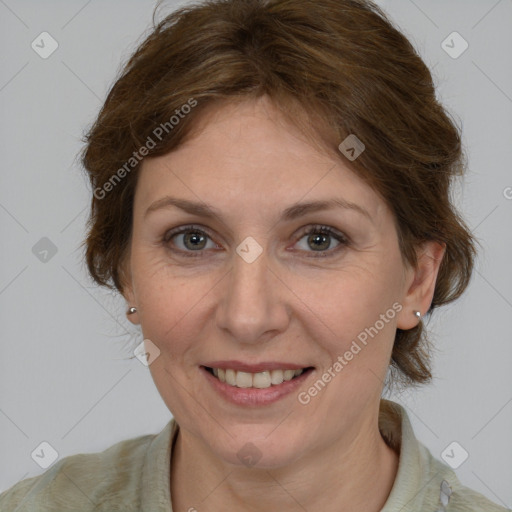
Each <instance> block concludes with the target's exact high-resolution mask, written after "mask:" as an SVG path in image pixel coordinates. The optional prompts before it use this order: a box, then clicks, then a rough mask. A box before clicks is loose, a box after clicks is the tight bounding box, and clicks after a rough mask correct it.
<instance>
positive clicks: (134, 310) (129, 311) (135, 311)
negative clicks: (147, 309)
mask: <svg viewBox="0 0 512 512" xmlns="http://www.w3.org/2000/svg"><path fill="white" fill-rule="evenodd" d="M133 313H137V308H134V307H133V306H132V307H131V308H129V309H128V311H127V312H126V314H127V315H133Z"/></svg>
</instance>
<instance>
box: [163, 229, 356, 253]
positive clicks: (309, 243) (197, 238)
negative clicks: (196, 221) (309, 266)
mask: <svg viewBox="0 0 512 512" xmlns="http://www.w3.org/2000/svg"><path fill="white" fill-rule="evenodd" d="M306 237H307V239H306V249H301V250H302V251H303V252H312V253H317V254H311V255H310V256H308V257H326V256H330V255H332V253H335V252H338V251H339V250H340V249H342V248H343V247H344V246H347V245H349V239H348V238H347V237H346V236H344V235H343V234H341V233H339V232H338V231H336V230H334V229H333V228H331V227H329V226H313V227H309V228H307V229H306V230H305V231H302V233H301V234H300V235H299V236H298V238H297V240H298V241H299V242H300V241H301V240H302V239H303V238H306ZM333 238H334V239H335V240H336V242H337V243H338V245H337V246H336V247H335V248H334V249H331V248H330V247H331V243H332V239H333ZM173 239H176V240H177V241H178V242H174V241H173V242H172V243H171V241H172V240H173ZM208 240H210V243H211V246H210V247H208ZM162 242H163V244H164V245H165V246H166V247H168V248H169V250H171V251H173V252H178V253H181V254H183V255H184V256H187V257H203V256H204V255H205V250H206V249H220V247H219V246H218V245H217V244H215V243H214V242H213V240H211V237H210V235H209V234H208V233H207V232H206V231H205V230H203V229H201V228H198V227H196V226H185V227H180V228H176V229H172V230H170V231H168V232H167V233H166V234H165V235H164V238H163V240H162ZM172 246H174V247H177V249H175V248H174V247H172ZM308 247H309V248H311V247H312V248H313V250H312V251H308V250H307V248H308ZM194 253H195V254H194Z"/></svg>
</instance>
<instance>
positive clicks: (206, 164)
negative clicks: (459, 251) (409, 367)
mask: <svg viewBox="0 0 512 512" xmlns="http://www.w3.org/2000/svg"><path fill="white" fill-rule="evenodd" d="M167 195H169V196H173V197H177V198H184V199H189V200H192V201H198V202H205V203H208V204H210V205H213V206H214V207H215V208H217V209H218V210H219V211H220V216H218V217H215V218H213V219H212V218H204V217H201V216H197V215H192V214H190V213H186V212H184V211H182V210H180V209H178V208H176V207H172V206H169V207H167V208H161V209H158V210H155V211H153V212H151V213H149V214H148V215H147V216H145V213H146V210H147V209H148V208H149V206H150V205H152V204H153V203H154V202H155V201H157V200H159V199H161V198H162V197H164V196H167ZM332 197H337V198H343V199H345V200H348V201H351V202H354V203H356V204H358V205H360V206H361V207H363V208H365V209H366V210H367V211H368V213H369V214H370V216H371V219H368V218H366V217H365V216H363V215H361V214H360V213H358V212H356V211H354V210H349V209H333V210H322V211H318V212H316V213H309V214H307V215H306V216H303V217H300V218H296V219H294V220H291V221H284V220H280V214H281V212H282V211H283V210H284V209H285V208H286V207H288V206H290V205H291V204H293V203H296V202H306V201H312V200H317V199H328V198H332ZM133 219H134V222H133V231H132V238H131V245H130V250H129V254H128V256H127V259H126V266H125V269H124V270H125V273H126V286H125V289H124V296H125V298H126V300H127V302H128V304H129V305H130V306H136V307H137V313H136V314H134V315H130V316H129V318H130V321H132V322H133V323H135V324H140V325H141V328H142V332H143V335H144V338H145V339H149V340H151V342H152V343H153V344H154V345H156V346H157V347H158V349H159V350H160V354H159V356H158V357H157V358H156V359H155V360H154V361H153V362H152V363H151V364H150V367H149V368H150V371H151V375H152V377H153V379H154V382H155V384H156V386H157V389H158V391H159V393H160V395H161V396H162V398H163V400H164V402H165V404H166V405H167V407H168V408H169V410H170V411H171V412H172V414H173V416H174V417H175V418H176V421H177V422H178V424H179V425H180V432H179V435H178V438H177V441H176V445H175V450H174V454H173V457H172V461H171V482H170V485H171V495H172V504H173V509H174V510H176V511H187V510H190V509H192V507H194V508H195V509H197V510H199V511H200V510H208V511H221V510H232V509H236V510H247V511H268V510H283V511H298V510H304V509H305V510H324V511H327V512H329V511H335V510H336V511H338V512H339V511H349V510H350V511H363V510H364V511H365V512H372V511H379V510H380V509H381V508H382V507H383V506H384V504H385V502H386V499H387V497H388V495H389V493H390V491H391V488H392V486H393V483H394V480H395V477H396V472H397V467H398V455H397V454H396V453H395V452H394V451H393V450H392V449H391V448H389V447H388V446H387V444H386V443H385V442H384V440H383V438H382V436H381V434H380V432H379V429H378V411H379V402H380V398H381V393H382V388H383V383H384V379H385V375H386V371H387V368H388V362H389V360H390V356H391V351H392V347H393V340H394V336H395V331H396V328H400V329H404V330H405V329H411V328H412V327H414V326H415V325H416V324H417V322H418V320H417V318H416V317H415V316H414V314H413V311H414V310H418V311H420V312H422V313H424V312H426V311H427V309H428V308H429V306H430V303H431V301H432V297H433V293H434V287H435V281H436V278H437V273H438V269H439V265H440V262H441V259H442V256H443V253H444V247H443V246H441V245H440V244H437V243H435V242H428V243H426V244H424V245H423V246H422V247H421V248H419V249H418V255H419V265H418V268H417V269H412V268H410V267H408V266H406V265H404V263H403V261H402V259H401V255H400V251H399V246H398V238H397V233H396V230H395V226H394V223H393V214H392V212H391V211H390V209H389V208H388V207H387V205H386V204H385V203H384V202H383V200H382V199H381V198H380V197H379V196H378V195H377V194H376V193H375V192H374V191H373V190H372V189H371V188H370V187H368V186H367V185H366V184H365V183H364V182H363V181H362V180H360V179H359V178H358V177H357V176H356V175H355V174H354V173H353V172H352V171H351V170H350V167H349V162H348V161H347V160H345V159H344V157H343V156H341V155H329V154H328V153H327V152H326V151H321V150H320V149H319V148H318V147H317V146H315V145H314V144H312V143H311V142H310V141H308V139H306V138H305V137H304V136H303V135H302V134H301V133H300V132H299V131H297V130H296V128H295V127H294V126H291V125H290V124H288V123H287V122H286V121H285V120H284V119H283V118H282V117H281V116H280V114H279V112H278V110H277V109H276V108H275V107H274V106H273V105H272V103H271V102H270V101H269V100H268V99H267V98H266V97H262V98H260V99H258V100H246V101H243V102H241V103H238V104H224V105H223V106H221V107H218V108H216V109H214V110H211V111H210V112H208V113H207V114H205V115H204V122H203V123H202V124H201V129H198V130H197V133H195V134H194V136H193V137H192V138H190V139H189V140H188V141H187V142H186V143H184V144H183V145H181V146H179V147H178V148H177V149H176V150H175V151H173V152H171V153H169V154H167V155H164V156H161V157H157V158H151V159H146V160H145V161H144V163H143V165H142V169H141V171H140V176H139V181H138V184H137V190H136V195H135V202H134V218H133ZM190 224H194V225H195V226H196V228H191V233H190V234H194V233H196V234H198V235H201V234H202V233H197V228H201V229H202V230H203V231H204V232H205V233H206V235H204V236H206V239H205V240H202V239H199V241H197V239H196V240H195V241H194V240H192V241H191V240H190V239H187V237H186V234H185V235H184V234H183V233H182V234H178V235H175V236H174V237H173V238H170V239H169V240H168V241H167V242H166V241H163V238H164V236H165V234H166V232H168V231H169V230H170V229H172V228H177V227H180V226H181V227H187V226H188V225H190ZM316 225H320V226H329V227H332V228H333V229H334V230H336V231H338V232H340V233H341V234H344V235H345V236H348V237H349V240H350V242H349V244H348V245H343V244H340V242H338V241H337V240H336V239H335V238H334V237H332V236H331V237H330V236H329V235H326V238H325V239H323V240H322V239H321V240H320V242H317V243H319V245H320V250H318V249H317V245H315V240H313V241H311V238H309V241H308V236H309V235H308V234H307V231H308V229H309V228H312V227H314V226H316ZM248 236H251V237H253V238H254V239H255V240H256V241H257V242H258V244H259V245H260V246H261V248H262V250H263V252H262V253H261V254H260V256H259V257H258V258H257V259H256V260H255V261H254V262H252V263H247V262H246V261H245V260H244V259H243V258H241V257H240V256H239V255H238V254H237V252H236V248H237V247H238V246H239V245H240V244H241V242H242V241H243V240H244V239H245V238H246V237H248ZM194 242H195V244H194ZM329 242H330V243H329ZM196 246H198V247H199V249H200V250H199V251H198V250H197V249H195V247H196ZM315 249H316V250H315ZM180 250H181V252H180ZM198 252H202V256H200V257H187V256H186V255H185V254H184V253H188V254H190V253H193V254H197V253H198ZM319 253H323V254H330V256H326V257H318V256H317V257H315V255H318V254H319ZM395 302H396V303H399V304H401V305H402V310H401V311H400V312H399V313H397V314H396V315H395V316H394V318H393V319H391V320H389V321H388V322H387V323H385V326H384V328H382V329H381V330H380V331H379V332H378V334H377V335H375V336H374V337H373V338H369V342H368V344H367V345H366V346H364V348H362V350H361V351H360V352H359V353H358V354H357V355H355V356H354V358H353V359H352V360H351V361H350V362H349V363H348V364H347V365H346V366H345V367H344V368H343V370H342V371H341V372H339V373H338V374H337V375H336V377H335V378H333V379H332V380H331V381H330V382H329V383H328V384H327V385H326V386H325V388H324V389H322V391H321V392H319V393H318V394H317V396H315V397H313V398H311V401H310V402H309V403H308V404H306V405H303V404H301V403H300V402H299V401H298V399H297V393H291V394H290V395H288V396H286V397H285V398H282V399H281V400H279V401H278V402H276V403H274V404H271V405H267V406H263V407H262V406H259V407H247V406H240V405H234V404H231V403H229V402H227V401H225V400H224V399H223V398H222V397H220V396H219V395H218V394H217V392H216V391H215V390H214V389H213V387H212V386H211V384H210V383H209V382H208V381H207V380H206V379H205V378H204V375H202V373H201V371H200V370H199V365H201V364H204V363H205V362H207V361H211V360H220V359H237V360H242V361H246V362H250V363H256V362H260V361H286V362H291V363H299V364H301V366H304V367H306V366H314V367H315V371H314V372H313V374H312V375H310V376H309V378H308V379H307V380H306V382H305V383H304V384H303V385H302V387H301V388H300V390H299V391H304V390H306V391H307V389H308V388H310V387H311V386H312V385H313V383H314V382H316V381H317V380H318V378H319V377H320V376H321V375H322V373H323V372H325V371H326V370H327V369H328V368H330V367H332V364H333V362H334V361H336V360H337V358H338V356H340V355H343V354H344V353H345V352H346V351H347V350H348V349H349V348H350V345H351V343H352V341H353V340H354V339H356V337H357V335H358V334H359V333H361V332H362V331H364V329H365V328H367V327H370V326H373V325H374V324H375V323H376V321H377V320H378V319H379V318H380V315H381V314H385V313H386V312H387V311H388V310H390V308H392V305H393V304H394V303H395ZM249 442H251V443H253V444H254V445H255V446H256V447H257V448H258V450H259V451H260V453H261V458H260V459H259V460H258V462H257V463H256V464H255V465H253V466H252V467H247V466H245V465H244V464H242V462H241V461H240V460H239V459H238V457H237V453H238V452H239V450H240V449H241V448H242V447H244V445H245V444H246V443H249ZM234 507H236V508H234Z"/></svg>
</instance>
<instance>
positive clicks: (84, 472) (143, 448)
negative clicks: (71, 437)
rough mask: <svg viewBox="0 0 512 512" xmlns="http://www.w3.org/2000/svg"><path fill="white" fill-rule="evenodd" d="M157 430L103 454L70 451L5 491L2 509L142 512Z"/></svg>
mask: <svg viewBox="0 0 512 512" xmlns="http://www.w3.org/2000/svg"><path fill="white" fill-rule="evenodd" d="M155 436H156V434H148V435H143V436H139V437H136V438H132V439H127V440H124V441H121V442H119V443H116V444H114V445H112V446H110V447H109V448H107V449H106V450H104V451H103V452H97V453H87V454H77V455H70V456H68V457H65V458H63V459H62V460H60V461H58V462H57V463H56V464H54V465H53V466H52V467H51V468H50V469H48V470H46V471H45V472H44V473H43V474H41V475H38V476H36V477H32V478H27V479H25V480H22V481H20V482H18V483H16V484H14V485H13V486H12V487H11V488H9V489H7V490H6V491H5V492H3V493H2V494H0V510H2V511H3V510H5V511H7V510H16V512H29V511H30V512H49V511H54V510H67V511H75V510H76V511H78V510H80V511H88V510H107V508H104V507H105V506H106V505H107V507H109V508H108V510H138V508H137V507H138V501H139V499H140V489H139V487H140V479H139V477H138V476H139V475H140V473H141V471H142V468H143V465H144V461H145V454H146V452H147V450H148V448H149V445H150V444H151V441H152V440H153V439H154V438H155Z"/></svg>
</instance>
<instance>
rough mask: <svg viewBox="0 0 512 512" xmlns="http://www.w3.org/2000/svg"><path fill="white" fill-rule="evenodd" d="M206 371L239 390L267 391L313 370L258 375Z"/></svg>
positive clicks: (215, 369)
mask: <svg viewBox="0 0 512 512" xmlns="http://www.w3.org/2000/svg"><path fill="white" fill-rule="evenodd" d="M204 368H205V370H206V371H207V372H209V373H210V374H211V375H213V376H214V377H216V378H217V379H218V380H220V381H221V382H224V383H225V384H227V385H229V386H233V387H237V388H256V389H265V388H270V387H271V386H279V385H280V384H282V383H283V382H287V381H290V380H293V379H295V378H297V377H299V376H300V375H302V374H303V373H306V372H309V371H312V370H313V367H312V366H308V367H306V368H301V369H298V370H269V371H263V372H258V373H248V372H242V371H237V370H232V369H224V368H210V367H208V366H204Z"/></svg>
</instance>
